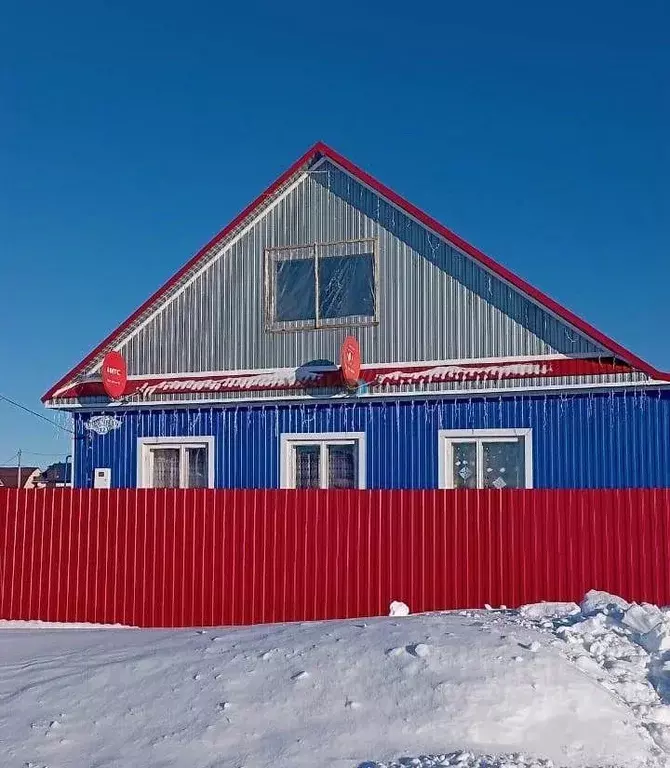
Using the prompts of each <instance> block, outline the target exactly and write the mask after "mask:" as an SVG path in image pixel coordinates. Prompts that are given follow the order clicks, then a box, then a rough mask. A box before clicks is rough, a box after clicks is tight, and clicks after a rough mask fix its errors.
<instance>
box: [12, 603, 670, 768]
mask: <svg viewBox="0 0 670 768" xmlns="http://www.w3.org/2000/svg"><path fill="white" fill-rule="evenodd" d="M582 608H583V610H580V609H579V607H578V606H576V605H574V604H548V603H547V604H539V605H536V606H527V607H525V608H523V609H521V610H520V611H462V612H451V613H441V614H429V615H419V616H402V615H400V614H402V613H403V611H402V609H398V606H395V608H394V611H393V612H394V613H395V614H396V615H394V616H391V617H388V618H383V619H370V620H365V621H361V620H352V621H333V622H322V623H313V624H286V625H276V626H259V627H253V628H248V629H206V630H170V631H167V630H160V631H158V630H151V631H149V630H136V629H119V628H107V629H99V628H92V627H90V626H89V627H86V626H80V627H79V628H77V629H72V628H67V629H65V628H56V627H51V626H49V625H45V624H41V625H40V624H21V623H10V622H0V765H2V766H3V767H4V766H24V767H27V766H30V767H31V768H38V767H39V768H42V767H43V766H49V768H56V767H58V768H67V767H70V768H74V767H75V766H76V767H77V768H80V767H82V766H86V767H88V766H96V767H97V768H111V767H112V766H113V767H114V768H121V767H122V766H123V768H128V767H134V766H137V767H138V768H139V767H140V766H142V767H143V766H183V767H184V768H186V767H188V768H195V767H199V766H202V768H205V767H206V768H214V766H221V767H223V766H226V767H228V766H230V768H243V767H244V768H255V767H256V766H258V767H259V768H260V767H263V768H265V767H266V766H267V767H269V766H291V767H294V766H295V768H301V767H304V768H307V767H308V766H309V768H316V767H317V766H318V767H319V768H320V767H321V766H335V767H343V766H347V768H356V767H357V766H366V767H368V768H373V767H377V766H411V765H416V766H423V767H424V768H425V767H427V766H438V765H442V766H446V765H457V766H461V768H466V767H470V766H480V767H482V768H483V767H484V766H487V767H495V768H502V767H503V766H546V765H551V762H550V761H553V764H554V765H556V766H574V767H577V766H579V767H580V768H581V767H582V766H590V767H594V768H595V767H596V766H607V767H609V766H622V768H623V766H626V768H635V767H636V766H637V767H639V768H641V767H642V766H654V767H656V766H666V765H670V762H667V758H666V754H670V706H668V705H666V704H665V703H664V702H665V700H666V699H667V700H668V701H670V655H668V660H666V653H668V651H669V650H670V613H665V612H663V611H660V610H659V609H657V608H654V607H652V606H636V605H634V606H628V604H627V603H624V602H623V601H621V600H619V599H618V598H613V597H612V596H608V595H603V594H602V593H590V594H589V596H588V597H587V599H586V600H585V602H584V603H583V604H582ZM666 667H667V668H666ZM666 750H667V753H666ZM487 755H497V757H487Z"/></svg>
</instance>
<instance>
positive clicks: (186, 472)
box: [137, 437, 214, 488]
mask: <svg viewBox="0 0 670 768" xmlns="http://www.w3.org/2000/svg"><path fill="white" fill-rule="evenodd" d="M137 442H138V446H137V485H138V487H139V488H213V487H214V438H213V437H184V438H182V437H142V438H140V439H139V440H138V441H137Z"/></svg>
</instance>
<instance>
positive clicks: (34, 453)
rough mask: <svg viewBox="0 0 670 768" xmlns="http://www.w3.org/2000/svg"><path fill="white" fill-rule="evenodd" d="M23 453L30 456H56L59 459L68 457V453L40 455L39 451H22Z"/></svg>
mask: <svg viewBox="0 0 670 768" xmlns="http://www.w3.org/2000/svg"><path fill="white" fill-rule="evenodd" d="M21 451H22V453H26V454H28V455H29V456H56V457H58V456H66V455H67V452H66V451H60V452H59V453H38V452H37V451H24V450H23V449H21Z"/></svg>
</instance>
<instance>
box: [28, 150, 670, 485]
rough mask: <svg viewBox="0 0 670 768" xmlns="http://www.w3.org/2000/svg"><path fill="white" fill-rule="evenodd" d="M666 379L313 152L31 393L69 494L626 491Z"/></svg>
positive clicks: (654, 455) (340, 162)
mask: <svg viewBox="0 0 670 768" xmlns="http://www.w3.org/2000/svg"><path fill="white" fill-rule="evenodd" d="M358 355H360V363H361V364H360V366H359V365H358V359H357V357H358ZM103 361H106V362H105V363H104V365H103ZM104 376H106V379H105V380H104V381H103V378H104ZM669 380H670V377H669V376H668V374H666V373H663V372H661V371H658V370H656V369H655V368H654V367H652V366H651V365H649V364H648V363H646V362H645V361H644V360H641V359H640V358H639V357H637V356H636V355H635V354H633V353H632V352H629V351H628V350H627V349H625V348H624V347H622V346H621V345H620V344H618V343H617V342H615V341H613V340H612V339H610V338H608V337H607V336H606V335H605V334H603V333H602V332H600V331H599V330H597V329H596V328H594V327H593V326H591V325H589V324H588V323H587V322H585V321H584V320H582V319H581V318H579V317H577V316H576V315H575V314H574V313H572V312H571V311H569V310H568V309H566V308H565V307H563V306H561V305H560V304H558V303H557V302H556V301H554V300H552V299H551V298H549V297H548V296H546V295H545V294H544V293H542V292H540V291H539V290H537V289H536V288H534V287H533V286H531V285H529V284H528V283H527V282H525V281H524V280H523V279H522V278H520V277H518V276H517V275H515V274H513V273H512V272H510V271H509V270H508V269H506V268H505V267H504V266H502V265H501V264H498V263H497V262H495V261H494V260H493V259H491V258H490V257H489V256H487V255H485V254H484V253H482V252H481V251H479V250H477V249H476V248H475V247H473V246H472V245H470V244H469V243H467V242H465V241H464V240H463V239H462V238H460V237H458V236H457V235H455V234H454V233H453V232H451V231H450V230H448V229H447V228H446V227H444V226H443V225H442V224H440V223H439V222H437V221H435V220H434V219H432V218H431V217H430V216H429V215H428V214H426V213H424V212H423V211H421V210H419V209H418V208H416V207H415V206H413V205H412V204H411V203H409V202H407V201H406V200H404V199H403V198H402V197H400V196H399V195H398V194H396V193H395V192H393V191H392V190H390V189H389V188H387V187H385V186H384V185H383V184H381V183H380V182H378V181H377V180H376V179H374V178H373V177H372V176H370V175H369V174H368V173H366V172H365V171H363V170H361V169H360V168H358V167H357V166H355V165H354V164H353V163H351V162H350V161H349V160H347V159H346V158H345V157H343V156H342V155H340V154H338V153H337V152H335V151H334V150H332V149H330V148H329V147H327V146H326V145H324V144H322V143H318V144H316V145H315V146H314V147H312V148H311V149H310V150H309V151H308V152H307V153H306V154H304V155H303V156H302V157H301V158H299V159H298V160H297V161H296V162H295V163H294V164H293V165H292V166H291V167H290V168H289V169H288V170H287V171H286V172H285V173H283V174H282V175H281V176H280V177H279V178H278V179H277V180H276V181H275V182H274V183H273V184H272V185H271V186H270V187H269V188H268V189H267V190H266V191H265V192H263V193H262V194H261V195H260V196H259V197H258V198H257V199H256V200H255V201H254V202H253V203H251V205H249V206H248V207H247V208H246V209H245V210H244V211H243V212H242V213H240V214H239V216H237V217H236V218H235V219H234V220H233V221H232V222H231V223H230V224H229V225H228V226H227V227H226V228H225V229H223V230H222V231H221V232H220V233H219V234H218V235H217V236H216V237H215V238H214V239H213V240H212V241H211V242H209V243H208V244H207V245H205V246H204V247H203V248H202V249H201V250H200V251H199V252H198V253H197V254H196V255H195V256H194V257H193V258H192V259H191V260H190V261H189V262H188V263H187V264H185V266H184V267H183V268H182V269H180V270H179V272H177V274H176V275H174V277H173V278H172V279H171V280H169V281H168V282H167V283H166V284H165V285H164V286H163V287H162V288H160V289H159V290H158V291H157V292H156V293H155V294H154V295H153V296H151V298H149V299H148V300H147V301H146V302H145V303H144V304H143V305H142V306H141V307H139V309H138V310H137V311H136V312H135V313H133V314H132V315H131V316H130V317H129V318H128V319H127V320H126V321H125V322H123V323H122V324H121V325H120V326H119V327H118V328H117V330H115V331H114V332H113V333H112V334H110V335H109V336H108V337H107V338H106V339H104V341H102V342H101V343H100V344H99V345H98V346H97V347H96V348H95V349H94V350H93V351H92V352H91V353H90V354H89V355H88V356H87V357H86V358H85V359H84V360H82V361H81V363H79V364H78V365H77V366H76V367H75V368H74V369H73V370H71V371H70V372H69V373H68V374H66V375H65V376H64V377H63V378H62V379H61V380H60V381H58V382H57V383H56V384H54V386H53V387H51V389H50V390H49V391H48V392H47V393H46V395H45V396H44V398H43V400H44V402H45V403H46V405H47V406H48V407H50V408H58V409H63V410H66V411H70V412H71V413H72V414H73V416H74V424H75V432H76V435H75V444H74V485H75V487H79V488H82V487H91V486H98V487H122V488H126V487H175V486H180V487H203V486H206V487H219V488H277V487H288V488H293V487H300V488H305V487H309V488H313V487H318V488H350V487H358V488H437V487H440V488H493V489H500V490H504V489H507V488H518V487H526V488H531V487H532V488H624V487H653V486H668V485H670V392H669V390H668V388H669V386H670V381H669ZM110 394H111V396H110Z"/></svg>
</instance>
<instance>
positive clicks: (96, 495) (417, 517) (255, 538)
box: [0, 489, 670, 627]
mask: <svg viewBox="0 0 670 768" xmlns="http://www.w3.org/2000/svg"><path fill="white" fill-rule="evenodd" d="M669 534H670V490H669V489H662V490H618V491H599V490H593V491H568V490H547V491H543V490H528V491H512V490H508V491H503V492H499V491H432V490H431V491H278V490H258V491H253V490H240V491H233V490H230V491H227V490H216V491H212V490H198V491H195V490H193V491H188V490H174V491H173V490H166V491H162V490H140V491H135V490H117V491H90V490H86V491H79V490H74V491H73V490H62V489H55V490H31V491H23V490H19V491H16V490H7V489H5V490H0V537H1V541H0V618H5V619H43V620H47V621H90V622H103V623H116V622H119V623H123V624H132V625H139V626H153V627H176V626H206V625H220V624H252V623H258V622H277V621H292V620H308V619H334V618H340V617H347V616H372V615H379V614H385V613H387V611H388V605H389V602H390V601H391V600H403V601H404V602H406V603H407V604H408V605H409V606H410V607H411V609H412V611H414V612H418V611H428V610H434V609H442V608H464V607H481V606H483V605H484V603H490V604H491V605H500V604H506V605H508V606H515V605H519V604H522V603H525V602H534V601H539V600H579V598H580V597H581V596H582V595H583V593H584V592H585V591H586V590H588V589H591V588H594V587H595V588H598V589H605V590H608V591H611V592H616V593H618V594H620V595H623V596H624V597H626V598H628V599H632V600H638V601H641V600H646V601H651V602H657V603H661V604H667V603H670V551H669V550H670V541H669Z"/></svg>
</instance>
